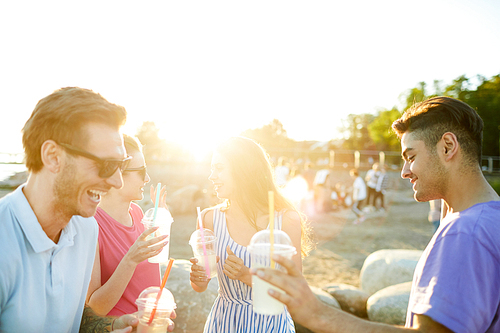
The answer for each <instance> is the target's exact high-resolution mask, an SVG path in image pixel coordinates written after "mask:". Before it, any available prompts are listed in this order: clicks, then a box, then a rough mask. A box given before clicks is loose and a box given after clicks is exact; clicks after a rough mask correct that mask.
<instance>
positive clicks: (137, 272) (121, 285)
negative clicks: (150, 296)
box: [87, 134, 168, 316]
mask: <svg viewBox="0 0 500 333" xmlns="http://www.w3.org/2000/svg"><path fill="white" fill-rule="evenodd" d="M123 141H124V145H125V149H126V151H127V154H128V155H130V156H132V160H131V161H130V164H129V166H128V168H127V169H125V170H123V183H124V185H123V187H122V188H121V189H111V190H110V191H109V192H108V193H107V194H106V195H105V196H103V197H102V200H101V202H100V204H99V206H98V207H97V212H96V214H95V219H96V221H97V223H98V225H99V238H98V244H97V250H96V256H95V261H94V268H93V271H92V278H91V281H90V285H89V289H88V293H87V304H88V305H89V306H90V307H91V308H92V309H93V310H94V312H96V313H97V314H101V315H106V314H107V315H112V316H120V315H123V314H127V313H134V312H136V311H137V306H136V304H135V300H136V299H137V297H138V296H139V294H140V293H141V292H142V291H143V290H144V289H145V288H147V287H150V286H159V285H160V267H159V264H153V263H150V262H148V261H147V260H146V259H148V258H151V257H153V256H155V255H157V254H159V253H160V252H161V250H162V249H163V247H164V246H165V245H166V244H167V243H168V241H165V238H166V237H167V236H166V235H164V236H159V237H154V238H151V239H150V240H146V237H147V236H148V235H150V234H152V233H153V232H154V231H155V230H156V229H158V227H153V228H149V229H147V230H146V231H144V225H143V224H142V223H141V220H142V217H143V211H142V209H141V207H139V206H138V205H137V204H135V203H134V202H132V201H133V200H141V199H143V197H144V195H143V192H144V186H145V185H146V184H147V183H148V182H149V181H150V178H149V175H148V173H147V171H146V163H145V160H144V155H143V153H142V145H141V143H140V142H139V141H138V140H137V139H136V138H134V137H131V136H128V135H126V134H124V135H123ZM165 189H166V187H163V189H162V191H161V192H160V193H161V197H162V199H161V200H160V203H159V204H160V206H165V196H166V191H165ZM151 192H152V193H151V198H152V200H154V199H155V194H156V191H155V189H154V187H153V186H152V187H151Z"/></svg>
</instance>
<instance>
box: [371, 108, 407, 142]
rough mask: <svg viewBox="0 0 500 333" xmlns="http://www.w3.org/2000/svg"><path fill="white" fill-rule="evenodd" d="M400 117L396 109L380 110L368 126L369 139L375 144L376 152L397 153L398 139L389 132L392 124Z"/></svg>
mask: <svg viewBox="0 0 500 333" xmlns="http://www.w3.org/2000/svg"><path fill="white" fill-rule="evenodd" d="M400 116H401V112H399V110H398V109H397V108H395V107H394V108H392V110H382V111H380V112H379V113H378V115H377V116H376V118H375V119H374V120H373V121H372V122H371V123H370V124H369V125H368V132H369V134H370V138H371V139H372V140H373V142H374V143H375V146H376V149H377V150H385V151H399V149H400V143H399V139H398V137H397V136H396V134H394V132H393V131H392V130H391V126H392V123H393V122H394V121H395V120H396V119H398V118H399V117H400Z"/></svg>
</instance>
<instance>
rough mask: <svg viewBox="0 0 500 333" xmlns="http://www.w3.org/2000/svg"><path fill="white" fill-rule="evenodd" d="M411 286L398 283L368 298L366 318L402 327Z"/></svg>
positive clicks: (407, 283)
mask: <svg viewBox="0 0 500 333" xmlns="http://www.w3.org/2000/svg"><path fill="white" fill-rule="evenodd" d="M411 284H412V283H411V282H404V283H399V284H396V285H393V286H390V287H387V288H384V289H382V290H379V291H377V292H376V293H375V294H373V295H372V296H370V298H368V301H367V303H366V306H367V311H368V318H369V319H370V320H371V321H376V322H379V323H386V324H390V325H404V324H405V320H406V311H407V309H408V301H409V299H410V290H411Z"/></svg>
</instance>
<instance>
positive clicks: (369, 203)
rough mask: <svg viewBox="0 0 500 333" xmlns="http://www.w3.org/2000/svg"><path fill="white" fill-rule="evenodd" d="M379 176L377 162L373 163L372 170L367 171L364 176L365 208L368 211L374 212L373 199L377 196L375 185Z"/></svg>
mask: <svg viewBox="0 0 500 333" xmlns="http://www.w3.org/2000/svg"><path fill="white" fill-rule="evenodd" d="M379 176H380V168H379V164H378V163H377V162H375V163H373V165H372V168H371V169H370V170H368V172H367V173H366V176H365V181H366V189H367V194H366V208H367V210H368V211H374V210H375V197H376V195H377V183H378V177H379Z"/></svg>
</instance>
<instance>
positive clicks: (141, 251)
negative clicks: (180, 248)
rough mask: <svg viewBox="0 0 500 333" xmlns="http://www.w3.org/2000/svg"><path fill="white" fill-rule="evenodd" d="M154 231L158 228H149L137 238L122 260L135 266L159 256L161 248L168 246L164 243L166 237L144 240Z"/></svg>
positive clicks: (166, 242)
mask: <svg viewBox="0 0 500 333" xmlns="http://www.w3.org/2000/svg"><path fill="white" fill-rule="evenodd" d="M156 230H158V227H152V228H149V229H147V230H145V231H144V232H143V233H142V234H141V235H140V236H139V237H137V239H136V241H135V242H134V244H132V246H131V247H130V248H129V249H128V252H127V253H126V254H125V256H124V257H123V259H122V260H127V261H128V262H130V263H132V264H134V265H135V266H137V265H138V264H139V263H140V262H142V261H144V260H146V259H149V258H151V257H154V256H155V255H157V254H159V253H160V252H161V250H162V249H163V247H164V246H165V245H167V244H168V241H164V240H165V238H167V237H168V235H162V236H158V237H153V238H151V239H149V240H146V238H147V237H148V236H149V235H150V234H152V233H153V232H155V231H156ZM153 244H154V245H153Z"/></svg>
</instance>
